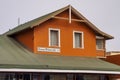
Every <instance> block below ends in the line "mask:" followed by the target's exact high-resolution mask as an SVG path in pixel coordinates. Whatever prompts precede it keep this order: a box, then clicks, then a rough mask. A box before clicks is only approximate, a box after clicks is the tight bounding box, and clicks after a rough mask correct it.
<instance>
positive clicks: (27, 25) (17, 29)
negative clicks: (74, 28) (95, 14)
mask: <svg viewBox="0 0 120 80" xmlns="http://www.w3.org/2000/svg"><path fill="white" fill-rule="evenodd" d="M69 7H70V5H68V6H66V7H64V8H61V9H59V10H56V11H54V12H51V13H49V14H46V15H44V16H42V17H39V18H36V19H34V20H31V21H28V22H26V23H24V24H21V25H19V26H17V27H15V28H14V29H12V30H10V31H8V32H6V33H5V35H12V34H15V33H18V32H20V31H22V30H25V29H28V28H32V27H34V26H36V25H39V24H41V23H43V22H45V21H47V20H48V19H51V18H53V17H54V16H56V15H58V14H60V13H61V12H63V11H65V10H67V9H69ZM71 9H72V11H73V12H74V13H75V14H76V15H77V16H78V17H80V18H82V19H83V20H85V21H86V24H87V25H89V27H90V28H91V29H92V30H93V31H95V32H96V33H97V34H99V35H101V36H104V37H105V38H106V39H112V38H113V37H112V36H111V35H109V34H106V33H104V32H102V31H101V30H99V29H98V28H97V27H96V26H95V25H93V24H92V23H91V22H90V21H89V20H87V19H86V18H85V17H84V16H83V15H82V14H80V13H79V12H78V11H77V10H76V9H74V8H73V7H71Z"/></svg>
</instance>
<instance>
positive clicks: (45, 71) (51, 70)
mask: <svg viewBox="0 0 120 80" xmlns="http://www.w3.org/2000/svg"><path fill="white" fill-rule="evenodd" d="M0 72H40V73H42V72H44V73H90V74H120V72H117V71H96V70H58V69H15V68H13V69H4V68H3V69H0Z"/></svg>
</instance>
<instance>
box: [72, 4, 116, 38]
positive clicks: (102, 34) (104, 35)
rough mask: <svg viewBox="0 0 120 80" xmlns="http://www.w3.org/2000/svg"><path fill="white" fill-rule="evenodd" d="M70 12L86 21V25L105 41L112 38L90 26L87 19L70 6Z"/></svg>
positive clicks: (92, 25)
mask: <svg viewBox="0 0 120 80" xmlns="http://www.w3.org/2000/svg"><path fill="white" fill-rule="evenodd" d="M71 9H72V11H73V12H74V13H75V14H76V15H77V16H78V17H80V18H82V19H83V20H85V21H86V24H87V25H89V26H90V28H92V29H93V30H94V31H95V32H96V33H98V34H100V35H101V36H103V37H105V39H113V38H114V37H113V36H111V35H109V34H106V33H104V32H102V31H101V30H99V29H98V28H97V27H96V26H95V25H94V24H92V23H91V22H90V21H89V20H88V19H86V18H85V17H84V16H83V15H82V14H80V13H79V12H78V11H77V10H76V9H75V8H73V7H72V6H71Z"/></svg>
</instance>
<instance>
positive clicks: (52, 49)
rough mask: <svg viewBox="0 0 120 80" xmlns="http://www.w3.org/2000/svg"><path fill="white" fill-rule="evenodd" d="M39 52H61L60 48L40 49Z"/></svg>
mask: <svg viewBox="0 0 120 80" xmlns="http://www.w3.org/2000/svg"><path fill="white" fill-rule="evenodd" d="M38 51H41V52H60V48H45V47H38Z"/></svg>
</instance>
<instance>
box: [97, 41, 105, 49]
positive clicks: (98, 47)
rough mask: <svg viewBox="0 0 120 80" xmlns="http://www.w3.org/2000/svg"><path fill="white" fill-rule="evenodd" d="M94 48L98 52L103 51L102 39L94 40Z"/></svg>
mask: <svg viewBox="0 0 120 80" xmlns="http://www.w3.org/2000/svg"><path fill="white" fill-rule="evenodd" d="M96 48H97V49H98V50H102V49H104V40H103V39H96Z"/></svg>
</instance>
